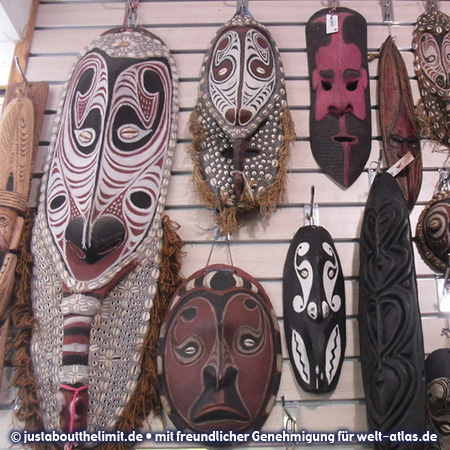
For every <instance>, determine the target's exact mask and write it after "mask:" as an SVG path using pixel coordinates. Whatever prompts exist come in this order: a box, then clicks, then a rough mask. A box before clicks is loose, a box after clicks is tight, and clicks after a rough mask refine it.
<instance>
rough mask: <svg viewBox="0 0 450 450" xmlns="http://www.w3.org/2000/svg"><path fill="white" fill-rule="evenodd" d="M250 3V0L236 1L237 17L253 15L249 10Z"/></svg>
mask: <svg viewBox="0 0 450 450" xmlns="http://www.w3.org/2000/svg"><path fill="white" fill-rule="evenodd" d="M248 1H249V0H236V15H239V16H250V15H251V14H250V12H249V10H248Z"/></svg>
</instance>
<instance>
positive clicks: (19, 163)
mask: <svg viewBox="0 0 450 450" xmlns="http://www.w3.org/2000/svg"><path fill="white" fill-rule="evenodd" d="M33 151H34V111H33V103H32V101H31V100H30V99H29V98H28V97H27V96H26V95H25V93H24V92H23V89H21V90H20V93H19V96H18V97H16V98H15V99H14V100H12V101H11V102H10V103H9V104H8V105H7V106H6V108H5V110H4V111H3V114H2V118H1V122H0V160H1V161H2V170H1V171H0V223H1V226H0V266H1V270H0V320H3V315H4V313H5V310H6V308H7V306H8V303H9V300H10V297H11V294H12V290H13V288H14V269H15V266H16V262H17V254H16V253H17V252H16V250H17V245H18V242H19V239H20V235H21V233H22V228H23V216H24V214H25V212H26V209H27V200H28V191H29V187H30V178H31V173H32V167H33Z"/></svg>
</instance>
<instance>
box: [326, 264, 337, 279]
mask: <svg viewBox="0 0 450 450" xmlns="http://www.w3.org/2000/svg"><path fill="white" fill-rule="evenodd" d="M327 275H328V278H329V279H330V280H332V279H333V278H334V277H335V275H336V269H335V268H333V267H330V268H329V269H328V273H327Z"/></svg>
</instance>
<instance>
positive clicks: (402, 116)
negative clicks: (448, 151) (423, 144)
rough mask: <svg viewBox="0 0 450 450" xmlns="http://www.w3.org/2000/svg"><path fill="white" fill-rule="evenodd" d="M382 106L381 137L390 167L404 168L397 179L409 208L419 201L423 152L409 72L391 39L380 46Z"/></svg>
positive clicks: (379, 92)
mask: <svg viewBox="0 0 450 450" xmlns="http://www.w3.org/2000/svg"><path fill="white" fill-rule="evenodd" d="M379 79H380V82H379V89H378V95H379V107H380V124H381V137H382V139H383V150H384V155H385V157H386V160H387V163H388V166H389V167H390V168H395V166H396V164H400V165H402V164H403V163H402V162H399V161H400V160H402V161H404V160H405V158H410V161H411V162H409V163H408V164H407V165H406V167H404V168H403V169H402V170H401V171H400V172H399V173H398V174H397V175H396V177H395V180H396V181H397V183H398V185H399V186H400V189H401V191H402V194H403V197H404V199H405V201H406V204H407V206H408V209H409V210H411V209H412V208H413V206H414V204H415V202H416V200H417V197H418V195H419V192H420V187H421V185H422V153H421V151H420V138H419V130H418V127H417V125H416V119H415V110H414V102H413V98H412V94H411V86H410V84H409V78H408V72H407V70H406V66H405V63H404V62H403V58H402V56H401V54H400V52H399V51H398V49H397V46H396V45H395V43H394V41H393V39H392V38H391V37H390V36H389V37H388V38H387V39H386V41H385V42H384V44H383V45H382V47H381V54H380V62H379Z"/></svg>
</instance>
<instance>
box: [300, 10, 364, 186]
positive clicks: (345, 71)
mask: <svg viewBox="0 0 450 450" xmlns="http://www.w3.org/2000/svg"><path fill="white" fill-rule="evenodd" d="M329 12H330V9H329V8H328V9H322V10H321V11H318V12H317V13H316V14H314V15H313V16H312V17H311V18H310V19H309V21H308V23H307V24H306V47H307V52H308V69H309V78H310V88H311V112H310V118H309V126H310V137H311V150H312V153H313V155H314V158H315V159H316V161H317V163H318V164H319V166H320V167H321V168H322V169H323V170H324V171H325V173H327V174H328V175H330V176H331V177H332V178H334V179H335V180H336V181H337V182H339V183H341V184H342V185H344V186H350V185H352V184H353V183H354V182H355V181H356V179H357V178H358V177H359V175H360V174H361V172H362V171H363V169H364V166H365V164H366V162H367V159H368V158H369V154H370V147H371V139H372V137H371V116H370V92H369V72H368V63H367V24H366V21H365V19H364V17H363V16H361V15H360V14H359V13H357V12H356V11H353V10H351V9H347V8H336V9H335V11H334V12H333V15H334V16H335V17H336V20H337V23H338V31H337V32H335V33H330V34H327V32H326V28H327V24H326V20H327V19H326V17H327V15H328V13H329Z"/></svg>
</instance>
